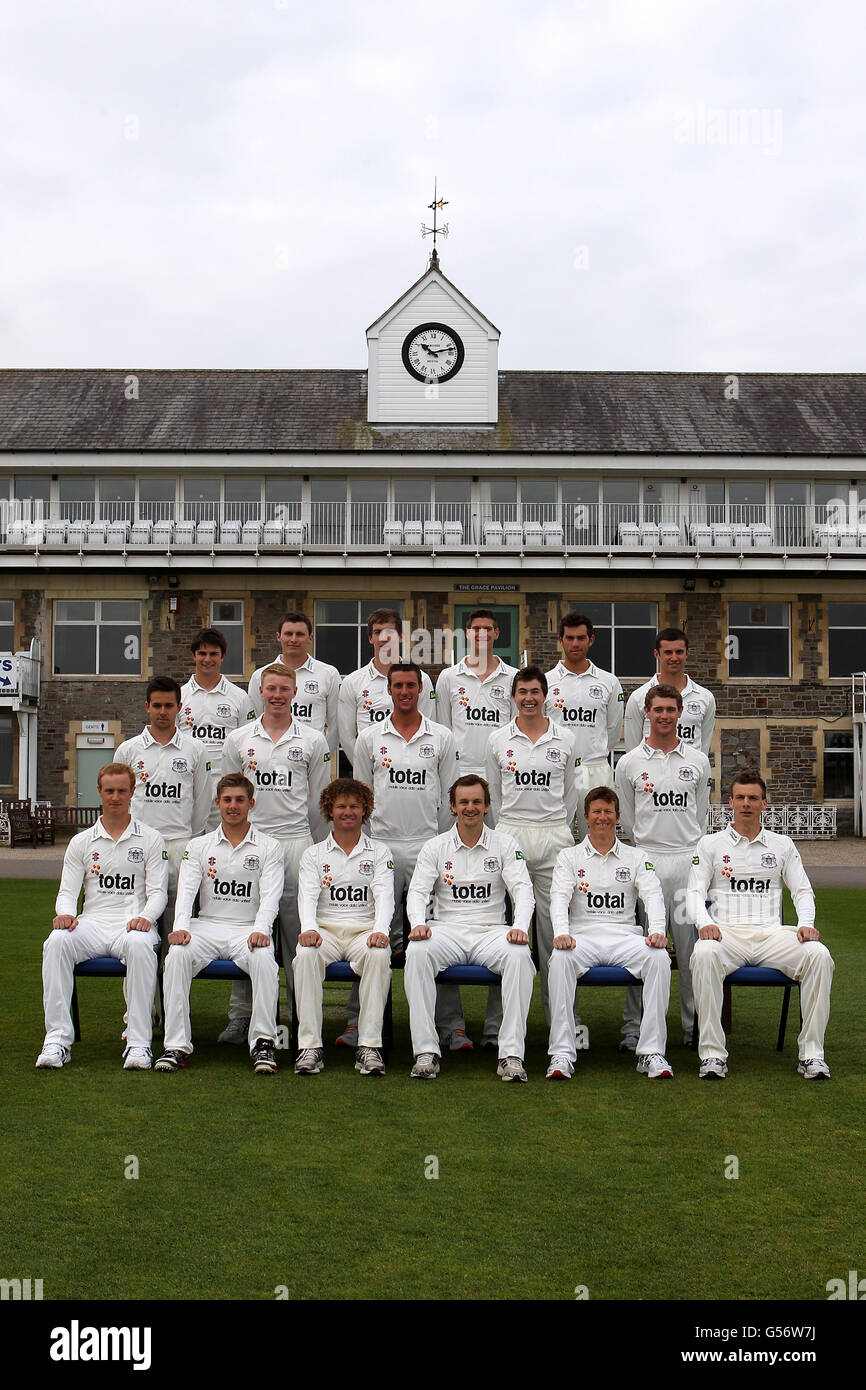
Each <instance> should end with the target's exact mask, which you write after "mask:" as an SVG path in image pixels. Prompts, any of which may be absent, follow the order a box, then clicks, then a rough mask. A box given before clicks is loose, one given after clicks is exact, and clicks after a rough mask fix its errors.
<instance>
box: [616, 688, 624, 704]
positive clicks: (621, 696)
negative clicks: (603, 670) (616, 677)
mask: <svg viewBox="0 0 866 1390" xmlns="http://www.w3.org/2000/svg"><path fill="white" fill-rule="evenodd" d="M617 700H618V701H619V703H620V704H622V703H623V701H624V700H625V696H624V695H623V693H622V691H620V692H619V695H618V696H617Z"/></svg>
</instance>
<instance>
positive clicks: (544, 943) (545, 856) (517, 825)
mask: <svg viewBox="0 0 866 1390" xmlns="http://www.w3.org/2000/svg"><path fill="white" fill-rule="evenodd" d="M496 829H497V830H503V831H505V833H506V835H512V836H513V837H514V839H515V840H516V841H517V843H518V845H519V846H520V849H521V852H522V854H523V857H524V859H525V860H526V867H527V869H528V870H529V877H530V878H531V879H532V891H533V893H534V894H535V941H536V945H537V947H538V973H539V975H540V977H541V1002H542V1004H543V1005H544V1014H545V1017H546V1019H547V1021H548V1023H549V1022H550V1003H549V1000H548V997H547V981H548V966H549V963H550V956H551V952H552V951H553V923H552V921H551V919H550V887H551V884H552V883H553V866H554V864H555V863H556V856H557V855H558V854H559V851H560V850H561V849H569V848H570V847H571V846H572V845H573V844H574V836H573V835H572V833H571V828H570V826H569V825H568V824H567V822H566V821H564V820H562V821H526V820H506V819H505V817H500V819H499V821H498V822H497V825H496ZM509 1055H511V1054H509Z"/></svg>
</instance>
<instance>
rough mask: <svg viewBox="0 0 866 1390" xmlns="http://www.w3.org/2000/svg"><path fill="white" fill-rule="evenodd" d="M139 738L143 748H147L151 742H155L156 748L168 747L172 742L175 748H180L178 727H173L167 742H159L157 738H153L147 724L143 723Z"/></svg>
mask: <svg viewBox="0 0 866 1390" xmlns="http://www.w3.org/2000/svg"><path fill="white" fill-rule="evenodd" d="M141 738H142V742H143V744H144V746H145V748H149V747H150V746H151V744H152V743H155V744H156V745H157V747H158V748H168V747H169V746H170V745H171V744H174V746H175V747H176V748H180V746H181V739H180V729H175V731H174V733H173V734H172V736H171V738H170V739H169V741H168V743H160V742H159V740H158V739H155V738H154V736H153V734H152V733H151V732H150V729H149V728H148V727H147V725H145V727H144V732H143V733H142V736H141Z"/></svg>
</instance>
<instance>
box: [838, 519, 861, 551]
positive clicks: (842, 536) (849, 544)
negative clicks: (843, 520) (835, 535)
mask: <svg viewBox="0 0 866 1390" xmlns="http://www.w3.org/2000/svg"><path fill="white" fill-rule="evenodd" d="M856 545H857V527H856V526H848V525H845V526H840V527H839V548H840V550H854V549H855V548H856Z"/></svg>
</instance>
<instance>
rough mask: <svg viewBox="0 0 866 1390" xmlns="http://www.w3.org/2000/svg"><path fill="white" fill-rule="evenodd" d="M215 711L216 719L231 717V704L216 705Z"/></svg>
mask: <svg viewBox="0 0 866 1390" xmlns="http://www.w3.org/2000/svg"><path fill="white" fill-rule="evenodd" d="M216 712H217V718H218V719H231V717H232V707H231V705H217V707H216Z"/></svg>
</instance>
